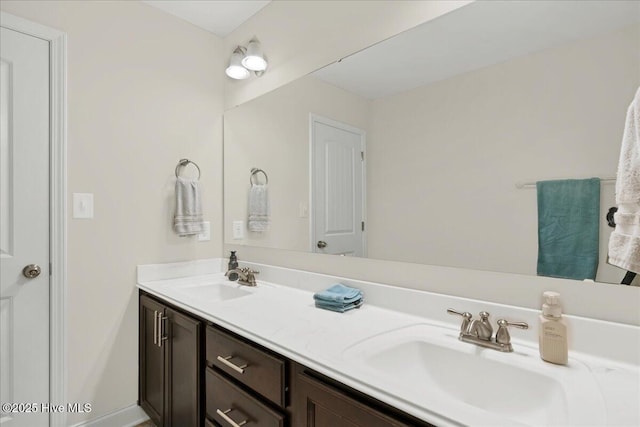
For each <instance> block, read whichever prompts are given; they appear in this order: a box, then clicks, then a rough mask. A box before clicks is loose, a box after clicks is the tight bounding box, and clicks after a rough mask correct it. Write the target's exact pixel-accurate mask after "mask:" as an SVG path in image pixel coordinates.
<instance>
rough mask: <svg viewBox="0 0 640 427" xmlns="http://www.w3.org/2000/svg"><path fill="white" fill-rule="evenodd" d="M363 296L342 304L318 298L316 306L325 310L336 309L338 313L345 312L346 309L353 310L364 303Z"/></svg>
mask: <svg viewBox="0 0 640 427" xmlns="http://www.w3.org/2000/svg"><path fill="white" fill-rule="evenodd" d="M363 302H364V301H362V298H359V299H357V300H356V301H353V302H351V303H348V304H340V303H336V302H327V301H318V300H316V307H318V308H322V309H324V310H331V311H336V312H338V313H344V312H345V311H349V310H353V309H354V308H360V306H361V305H362V304H363Z"/></svg>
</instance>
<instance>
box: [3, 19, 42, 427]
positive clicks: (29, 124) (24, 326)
mask: <svg viewBox="0 0 640 427" xmlns="http://www.w3.org/2000/svg"><path fill="white" fill-rule="evenodd" d="M1 31H2V33H1V36H2V37H1V38H0V42H1V47H0V57H1V61H0V65H1V69H0V71H1V87H0V98H1V105H0V119H1V122H0V134H1V150H0V206H1V208H0V262H1V265H0V266H1V267H2V271H1V272H0V279H1V281H0V401H1V402H2V403H3V404H4V403H9V404H13V407H12V406H9V408H6V407H5V406H3V407H2V409H3V410H2V412H0V425H1V426H2V427H18V426H46V425H48V423H49V421H48V419H49V414H47V413H43V411H42V410H43V408H42V407H41V406H40V404H41V403H46V402H48V401H49V42H47V41H44V40H41V39H38V38H36V37H31V36H27V35H25V34H22V33H19V32H16V31H12V30H8V29H6V28H2V29H1ZM30 264H33V265H37V266H38V267H39V268H40V269H41V272H40V274H39V275H37V276H36V277H33V278H28V277H26V275H28V274H29V271H32V272H33V271H36V270H37V268H36V267H34V268H32V269H27V270H26V273H23V269H25V266H28V265H30ZM32 274H34V275H35V273H32ZM33 403H36V404H38V405H35V406H33V405H32V404H33ZM18 404H22V406H18ZM6 409H10V411H9V412H7V411H6ZM34 411H37V413H33V412H34ZM25 412H27V413H25ZM29 412H30V413H29Z"/></svg>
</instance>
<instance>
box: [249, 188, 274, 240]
mask: <svg viewBox="0 0 640 427" xmlns="http://www.w3.org/2000/svg"><path fill="white" fill-rule="evenodd" d="M270 215H271V208H270V206H269V189H268V187H267V185H266V184H254V185H252V186H251V189H250V190H249V224H248V227H249V231H255V232H259V233H260V232H263V231H267V230H268V229H269V222H270Z"/></svg>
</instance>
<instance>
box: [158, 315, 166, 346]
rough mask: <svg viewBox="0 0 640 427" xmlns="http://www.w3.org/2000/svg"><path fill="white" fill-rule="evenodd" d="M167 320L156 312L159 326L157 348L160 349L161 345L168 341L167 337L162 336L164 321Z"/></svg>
mask: <svg viewBox="0 0 640 427" xmlns="http://www.w3.org/2000/svg"><path fill="white" fill-rule="evenodd" d="M167 319H168V317H167V316H163V315H162V312H158V324H159V325H160V327H159V328H158V347H162V343H163V342H164V341H166V340H168V339H169V337H167V336H166V335H165V334H164V325H165V322H164V321H165V320H167Z"/></svg>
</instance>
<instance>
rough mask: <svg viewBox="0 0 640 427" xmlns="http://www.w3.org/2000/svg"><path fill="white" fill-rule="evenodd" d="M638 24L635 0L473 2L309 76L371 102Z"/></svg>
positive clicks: (639, 14) (639, 15) (639, 12)
mask: <svg viewBox="0 0 640 427" xmlns="http://www.w3.org/2000/svg"><path fill="white" fill-rule="evenodd" d="M638 22H640V2H638V1H636V0H633V1H611V0H606V1H544V0H536V1H522V2H520V1H517V2H514V1H476V2H474V3H471V4H469V5H467V6H463V7H461V8H459V9H456V10H454V11H453V12H450V13H449V14H447V15H445V16H442V17H440V18H437V19H434V20H433V21H430V22H427V23H425V24H422V25H420V26H418V27H415V28H413V29H411V30H408V31H406V32H404V33H402V34H399V35H397V36H395V37H392V38H390V39H388V40H385V41H383V42H381V43H379V44H377V45H374V46H372V47H369V48H367V49H365V50H363V51H360V52H358V53H356V54H354V55H351V56H349V57H347V58H344V59H342V60H341V61H339V62H336V63H333V64H331V65H329V66H327V67H325V68H322V69H320V70H318V71H316V72H315V73H313V75H314V76H316V77H318V78H320V79H322V80H325V81H327V82H329V83H331V84H333V85H335V86H338V87H340V88H343V89H346V90H348V91H350V92H354V93H357V94H359V95H360V96H363V97H365V98H368V99H376V98H380V97H384V96H389V95H392V94H395V93H399V92H402V91H405V90H409V89H414V88H416V87H420V86H423V85H426V84H429V83H433V82H436V81H439V80H443V79H446V78H450V77H453V76H455V75H459V74H462V73H466V72H469V71H473V70H476V69H479V68H482V67H486V66H489V65H493V64H497V63H500V62H503V61H507V60H510V59H513V58H516V57H518V56H523V55H527V54H531V53H533V52H536V51H539V50H542V49H548V48H551V47H554V46H559V45H561V44H564V43H570V42H572V41H575V40H578V39H582V38H586V37H593V36H596V35H598V34H605V33H607V32H613V31H614V30H616V29H618V28H622V27H625V26H628V25H631V24H634V23H638Z"/></svg>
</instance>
